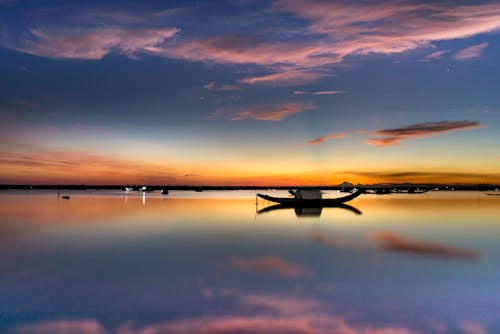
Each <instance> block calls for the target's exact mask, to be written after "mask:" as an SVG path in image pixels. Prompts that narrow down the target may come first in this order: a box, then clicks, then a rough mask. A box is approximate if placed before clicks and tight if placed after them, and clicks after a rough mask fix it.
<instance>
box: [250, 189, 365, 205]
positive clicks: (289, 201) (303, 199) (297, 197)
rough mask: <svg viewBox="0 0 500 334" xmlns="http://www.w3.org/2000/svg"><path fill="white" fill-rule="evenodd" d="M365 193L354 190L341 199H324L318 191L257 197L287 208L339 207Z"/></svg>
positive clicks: (311, 190) (260, 195)
mask: <svg viewBox="0 0 500 334" xmlns="http://www.w3.org/2000/svg"><path fill="white" fill-rule="evenodd" d="M363 192H364V191H363V190H360V189H354V190H353V192H352V193H351V194H350V195H347V196H344V197H339V198H322V197H321V191H319V190H316V189H310V190H309V189H308V190H297V191H295V192H293V194H294V197H293V198H290V197H274V196H269V195H263V194H257V197H259V198H262V199H265V200H267V201H270V202H275V203H278V204H283V205H287V206H294V207H308V208H314V207H324V206H329V205H338V204H342V203H345V202H348V201H350V200H353V199H355V198H356V197H358V196H359V195H361V194H362V193H363Z"/></svg>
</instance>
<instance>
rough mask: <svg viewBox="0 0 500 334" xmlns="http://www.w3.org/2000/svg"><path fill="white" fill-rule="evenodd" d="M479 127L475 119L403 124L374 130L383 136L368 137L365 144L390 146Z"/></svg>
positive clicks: (376, 133) (479, 124)
mask: <svg viewBox="0 0 500 334" xmlns="http://www.w3.org/2000/svg"><path fill="white" fill-rule="evenodd" d="M479 127H482V125H481V123H479V122H476V121H441V122H425V123H418V124H412V125H407V126H403V127H400V128H393V129H384V130H376V131H375V135H378V136H383V137H381V138H371V139H368V140H367V141H366V142H365V144H368V145H373V146H379V147H384V146H391V145H394V144H396V143H398V142H400V141H402V140H410V139H416V138H423V137H428V136H432V135H435V134H439V133H443V132H449V131H458V130H469V129H475V128H479Z"/></svg>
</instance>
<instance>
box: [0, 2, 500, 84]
mask: <svg viewBox="0 0 500 334" xmlns="http://www.w3.org/2000/svg"><path fill="white" fill-rule="evenodd" d="M176 12H177V11H176V10H171V11H164V12H159V13H151V12H148V13H141V15H130V14H126V13H117V14H116V13H115V14H106V13H105V14H103V15H104V16H102V17H108V19H109V20H111V21H110V22H113V23H114V25H111V26H112V27H111V28H87V27H88V26H90V25H91V24H92V22H95V21H96V20H99V22H100V21H101V20H103V19H102V18H101V16H100V15H101V14H98V13H93V14H92V15H90V16H86V17H85V20H83V21H82V19H81V18H80V20H77V21H76V23H77V24H76V25H73V26H76V27H72V28H64V27H62V28H60V27H59V28H58V29H56V28H52V29H50V30H42V29H39V28H37V29H32V30H31V32H32V35H31V36H30V37H27V38H24V39H22V40H20V41H19V42H18V43H11V44H8V45H3V46H6V47H10V48H13V49H16V50H20V51H23V52H27V53H31V54H35V55H40V56H45V57H53V58H81V59H101V58H102V57H104V56H105V55H107V54H109V53H111V52H117V53H120V54H123V55H126V56H129V57H136V56H137V55H138V54H140V53H141V52H145V53H148V54H152V55H156V56H162V57H168V58H176V59H184V60H187V61H197V62H204V63H216V64H250V65H258V66H260V67H262V69H263V70H265V71H267V72H271V74H265V75H259V76H253V77H247V78H243V79H241V83H244V84H248V85H258V84H267V85H294V84H299V83H308V82H313V81H316V80H319V79H321V78H323V77H325V76H327V75H328V74H329V71H331V70H332V68H331V65H335V64H338V63H341V62H343V61H344V60H345V59H346V58H347V57H350V56H360V55H368V54H372V53H377V54H400V53H403V52H406V51H409V50H413V49H416V48H421V47H431V46H432V43H433V42H436V41H444V40H452V39H463V38H468V37H471V36H475V35H478V34H483V33H488V32H496V31H498V30H499V29H500V4H498V3H490V4H473V5H455V4H454V3H440V4H430V3H414V2H405V1H403V2H401V1H390V2H383V3H373V2H363V3H362V4H355V3H351V2H331V1H330V2H328V1H314V0H313V1H307V2H304V1H301V0H275V1H274V2H273V3H272V5H271V6H270V7H269V8H268V9H267V10H266V14H267V15H273V14H278V15H281V14H282V13H291V14H292V15H294V16H295V17H298V18H300V19H302V20H303V22H305V24H304V25H303V26H302V27H297V28H296V29H294V30H293V31H288V30H287V31H286V33H283V32H284V31H280V30H279V29H278V30H277V31H276V30H273V31H276V32H275V33H268V29H267V30H266V29H265V28H268V27H263V29H262V32H261V31H260V30H259V28H256V32H255V33H253V34H252V35H230V33H232V32H224V31H222V32H221V33H219V35H218V36H208V37H206V38H190V37H188V36H183V34H181V33H180V32H179V30H178V29H176V28H165V27H163V28H151V27H158V26H161V24H162V23H163V24H164V21H165V18H166V17H169V18H170V17H171V16H172V15H174V14H175V13H176ZM74 16H76V17H77V18H78V17H79V15H74ZM144 18H147V19H144ZM137 23H141V25H143V26H144V25H146V24H147V23H150V28H123V26H125V25H130V24H137ZM78 26H80V27H82V28H78ZM120 26H121V27H120ZM216 30H217V31H220V29H216ZM173 36H175V37H176V38H172V37H173ZM4 44H5V42H4ZM484 44H485V43H483V44H480V45H478V46H473V47H471V49H469V50H467V49H466V50H461V51H459V52H458V53H457V54H456V55H455V57H456V59H470V58H473V57H476V56H478V55H480V53H481V51H482V50H483V49H484V48H485V47H486V46H485V45H484ZM439 52H441V51H438V52H435V53H433V54H431V55H429V56H428V57H426V59H435V58H437V57H440V56H442V55H443V53H439Z"/></svg>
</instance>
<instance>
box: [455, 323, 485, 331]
mask: <svg viewBox="0 0 500 334" xmlns="http://www.w3.org/2000/svg"><path fill="white" fill-rule="evenodd" d="M460 330H461V331H462V333H464V334H486V333H487V331H486V329H485V328H484V326H483V325H481V324H479V323H477V322H474V321H462V323H461V324H460Z"/></svg>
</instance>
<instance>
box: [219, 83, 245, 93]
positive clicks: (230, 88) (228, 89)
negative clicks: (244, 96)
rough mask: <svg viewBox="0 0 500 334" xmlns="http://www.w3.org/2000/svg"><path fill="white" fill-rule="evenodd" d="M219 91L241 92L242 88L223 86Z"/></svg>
mask: <svg viewBox="0 0 500 334" xmlns="http://www.w3.org/2000/svg"><path fill="white" fill-rule="evenodd" d="M219 90H220V91H223V92H231V91H235V90H241V87H240V86H236V85H222V86H220V87H219Z"/></svg>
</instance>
